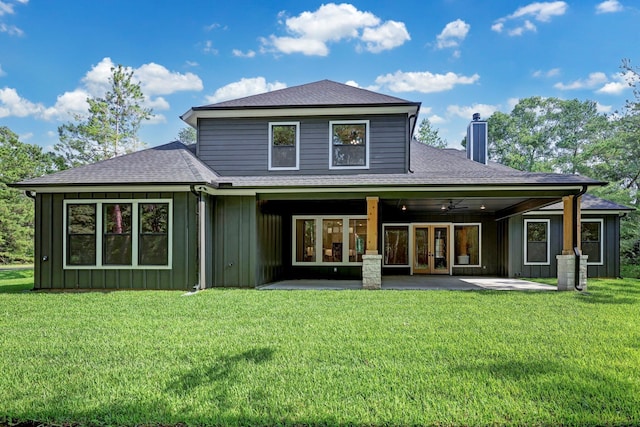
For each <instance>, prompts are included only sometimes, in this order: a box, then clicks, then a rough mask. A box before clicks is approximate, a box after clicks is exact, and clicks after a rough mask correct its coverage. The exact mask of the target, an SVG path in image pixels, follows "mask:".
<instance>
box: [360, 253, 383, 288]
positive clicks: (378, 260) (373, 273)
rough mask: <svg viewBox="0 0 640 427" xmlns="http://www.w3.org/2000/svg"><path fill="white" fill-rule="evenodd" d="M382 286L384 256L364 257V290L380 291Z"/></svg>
mask: <svg viewBox="0 0 640 427" xmlns="http://www.w3.org/2000/svg"><path fill="white" fill-rule="evenodd" d="M381 286H382V255H362V288H363V289H380V287H381Z"/></svg>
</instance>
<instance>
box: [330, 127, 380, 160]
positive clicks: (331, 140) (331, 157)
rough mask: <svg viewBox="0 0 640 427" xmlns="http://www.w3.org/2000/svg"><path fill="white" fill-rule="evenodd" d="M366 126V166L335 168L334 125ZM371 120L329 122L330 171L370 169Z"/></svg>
mask: <svg viewBox="0 0 640 427" xmlns="http://www.w3.org/2000/svg"><path fill="white" fill-rule="evenodd" d="M351 124H353V125H360V124H364V125H365V144H364V150H365V164H364V165H361V166H334V165H333V125H351ZM370 127H371V126H370V124H369V120H331V121H329V169H335V170H340V169H343V170H344V169H347V170H348V169H369V152H370V142H369V128H370Z"/></svg>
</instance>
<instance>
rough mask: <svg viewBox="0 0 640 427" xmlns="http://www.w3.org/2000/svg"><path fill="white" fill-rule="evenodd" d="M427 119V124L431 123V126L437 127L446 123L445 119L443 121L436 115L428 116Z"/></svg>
mask: <svg viewBox="0 0 640 427" xmlns="http://www.w3.org/2000/svg"><path fill="white" fill-rule="evenodd" d="M428 118H429V122H431V124H432V125H439V124H442V123H446V122H447V119H445V118H444V117H440V116H439V115H437V114H434V115H432V116H429V117H428Z"/></svg>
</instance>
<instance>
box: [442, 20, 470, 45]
mask: <svg viewBox="0 0 640 427" xmlns="http://www.w3.org/2000/svg"><path fill="white" fill-rule="evenodd" d="M470 28H471V25H469V24H467V23H466V22H464V21H463V20H461V19H456V20H455V21H453V22H449V23H448V24H447V25H445V27H444V29H443V30H442V32H441V33H440V34H438V37H436V39H437V40H438V42H437V47H438V49H444V48H448V47H458V46H460V43H462V41H463V40H464V39H465V38H466V37H467V34H468V33H469V29H470Z"/></svg>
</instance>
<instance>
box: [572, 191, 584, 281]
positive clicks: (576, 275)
mask: <svg viewBox="0 0 640 427" xmlns="http://www.w3.org/2000/svg"><path fill="white" fill-rule="evenodd" d="M587 189H588V187H587V186H586V185H583V186H582V190H580V192H579V193H578V194H576V195H575V196H573V209H572V210H573V225H574V226H573V227H571V228H572V229H573V230H572V233H571V234H572V237H571V243H572V244H573V253H574V255H575V256H576V260H575V263H574V276H573V277H574V280H573V286H574V288H576V291H580V292H582V290H583V289H584V288H583V287H581V286H580V258H581V257H582V252H581V251H580V249H579V248H578V221H579V220H580V218H579V216H578V200H579V199H580V197H582V195H583V194H584V193H586V192H587Z"/></svg>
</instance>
